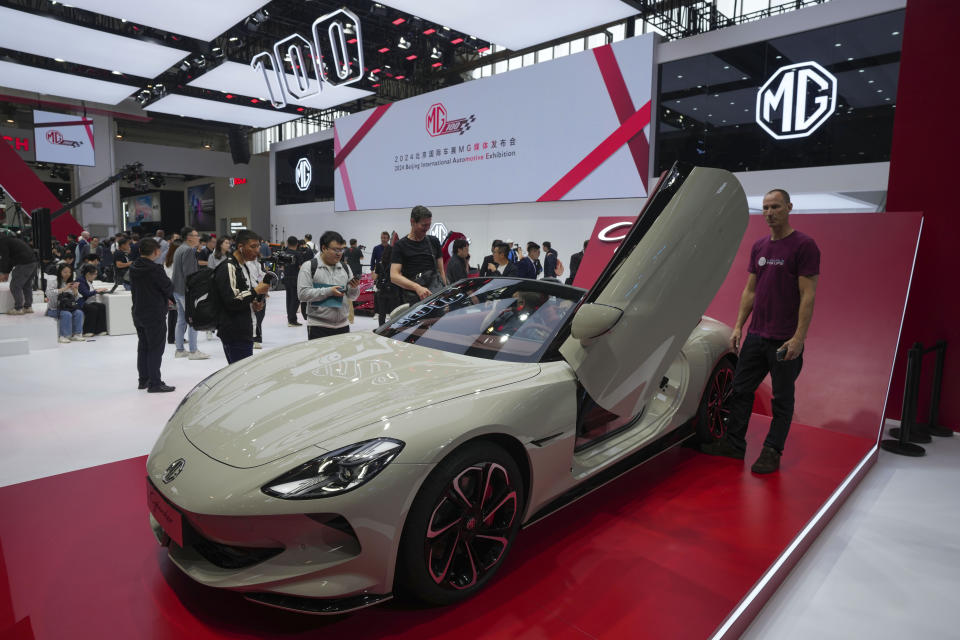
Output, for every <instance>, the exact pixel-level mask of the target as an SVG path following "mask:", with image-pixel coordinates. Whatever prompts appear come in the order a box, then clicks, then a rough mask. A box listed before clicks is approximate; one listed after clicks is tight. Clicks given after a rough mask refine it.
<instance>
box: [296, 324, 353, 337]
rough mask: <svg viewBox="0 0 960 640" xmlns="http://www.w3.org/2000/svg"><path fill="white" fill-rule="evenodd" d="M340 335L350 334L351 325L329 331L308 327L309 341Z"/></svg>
mask: <svg viewBox="0 0 960 640" xmlns="http://www.w3.org/2000/svg"><path fill="white" fill-rule="evenodd" d="M338 333H350V325H347V326H345V327H340V328H339V329H328V328H327V327H309V326H308V327H307V340H316V339H317V338H326V337H327V336H335V335H337V334H338Z"/></svg>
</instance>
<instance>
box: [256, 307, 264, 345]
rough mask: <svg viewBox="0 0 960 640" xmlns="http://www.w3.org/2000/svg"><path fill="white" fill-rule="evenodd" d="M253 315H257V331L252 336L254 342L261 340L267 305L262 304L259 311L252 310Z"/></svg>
mask: <svg viewBox="0 0 960 640" xmlns="http://www.w3.org/2000/svg"><path fill="white" fill-rule="evenodd" d="M253 313H254V315H255V316H256V317H257V333H256V335H254V336H253V341H254V342H263V318H264V316H266V315H267V305H266V304H264V305H263V309H260V311H254V312H253Z"/></svg>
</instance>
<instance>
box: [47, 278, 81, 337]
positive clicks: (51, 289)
mask: <svg viewBox="0 0 960 640" xmlns="http://www.w3.org/2000/svg"><path fill="white" fill-rule="evenodd" d="M79 286H80V283H78V282H74V281H73V266H72V265H70V264H68V263H66V262H65V263H63V264H61V265H60V266H59V267H58V268H57V277H56V278H50V279H49V280H48V281H47V315H48V316H50V317H51V318H57V319H58V321H59V323H60V338H59V341H60V342H62V343H67V342H70V341H74V342H83V336H81V335H80V334H81V333H82V332H83V310H82V309H78V308H77V307H76V299H77V288H78V287H79ZM61 294H67V295H66V296H65V298H66V299H68V298H67V296H72V297H73V303H72V304H71V305H70V307H71V308H70V309H66V308H64V309H61V308H60V301H59V298H60V295H61ZM64 306H66V305H64Z"/></svg>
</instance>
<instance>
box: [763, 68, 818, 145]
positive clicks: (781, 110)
mask: <svg viewBox="0 0 960 640" xmlns="http://www.w3.org/2000/svg"><path fill="white" fill-rule="evenodd" d="M836 108H837V79H836V77H834V75H833V74H832V73H830V72H829V71H827V70H826V69H824V68H823V67H821V66H820V65H819V64H817V63H816V62H801V63H799V64H791V65H787V66H786V67H781V68H780V69H778V70H777V72H776V73H774V74H773V75H772V76H771V77H770V79H769V80H767V81H766V82H765V83H764V85H763V86H762V87H760V91H759V92H757V116H756V117H757V124H759V125H760V126H761V127H763V130H764V131H766V132H767V133H769V134H770V135H771V136H773V137H774V138H776V139H777V140H789V139H791V138H805V137H806V136H809V135H810V134H811V133H813V132H814V131H816V130H817V129H818V128H819V127H820V125H822V124H823V123H824V122H826V121H827V119H828V118H829V117H830V116H831V115H832V114H833V112H834V110H835V109H836Z"/></svg>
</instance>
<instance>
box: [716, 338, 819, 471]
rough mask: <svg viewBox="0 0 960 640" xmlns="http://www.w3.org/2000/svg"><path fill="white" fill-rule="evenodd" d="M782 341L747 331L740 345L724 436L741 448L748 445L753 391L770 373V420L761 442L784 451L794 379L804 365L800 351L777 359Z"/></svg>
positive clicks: (743, 448) (744, 448)
mask: <svg viewBox="0 0 960 640" xmlns="http://www.w3.org/2000/svg"><path fill="white" fill-rule="evenodd" d="M784 342H786V340H769V339H767V338H761V337H760V336H757V335H754V334H752V333H748V334H747V337H746V339H745V340H744V341H743V344H742V345H741V347H740V359H739V360H738V361H737V369H736V371H735V372H734V374H733V395H732V396H731V397H730V417H729V421H728V424H727V439H728V440H729V441H730V443H731V444H732V445H733V446H734V447H735V448H737V449H740V450H741V451H745V450H746V448H747V441H746V435H747V426H748V423H749V422H750V413H751V411H752V410H753V396H754V392H756V390H757V387H759V386H760V383H761V382H763V379H764V378H766V377H767V374H768V373H769V374H770V382H771V384H772V386H773V401H772V403H771V404H772V409H773V420H772V421H771V422H770V431H769V432H768V433H767V438H766V440H765V441H764V443H763V444H764V446H766V447H772V448H774V449H776V450H777V451H779V452H781V453H783V447H784V444H785V443H786V441H787V433H789V431H790V423H791V422H792V421H793V406H794V383H795V382H796V380H797V376H799V375H800V369H802V368H803V354H801V355H800V357H799V358H797V359H795V360H782V361H778V360H777V349H779V348H780V345H782V344H783V343H784Z"/></svg>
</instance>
